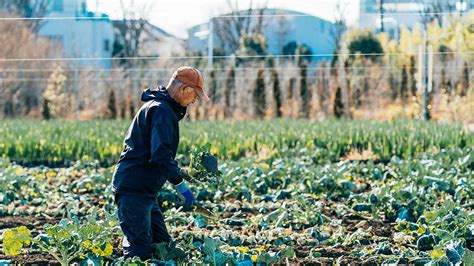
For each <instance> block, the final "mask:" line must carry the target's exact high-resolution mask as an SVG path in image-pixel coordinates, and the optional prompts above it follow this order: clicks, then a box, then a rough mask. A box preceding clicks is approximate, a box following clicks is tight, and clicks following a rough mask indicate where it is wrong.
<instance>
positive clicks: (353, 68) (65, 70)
mask: <svg viewBox="0 0 474 266" xmlns="http://www.w3.org/2000/svg"><path fill="white" fill-rule="evenodd" d="M468 66H469V65H468ZM433 67H434V68H462V67H464V65H463V64H462V65H453V66H450V65H444V64H443V65H435V66H433ZM340 68H341V67H330V66H322V65H321V66H319V67H306V69H307V70H320V69H340ZM342 68H343V69H347V70H362V69H402V68H404V66H401V67H397V66H363V67H342ZM229 69H230V68H201V69H200V70H201V71H208V72H210V71H228V70H229ZM259 69H264V70H299V69H301V67H236V68H233V70H234V71H246V70H259ZM54 70H55V69H54V68H49V69H48V68H46V69H45V68H21V69H18V68H17V69H0V72H3V73H19V72H26V73H38V72H39V73H41V72H51V71H54ZM76 70H77V71H79V72H86V73H87V72H89V71H94V72H103V73H108V72H124V73H126V72H153V73H154V72H157V73H166V72H172V71H175V70H176V68H129V69H106V68H91V69H87V68H85V69H75V68H63V69H62V71H64V72H73V71H76Z"/></svg>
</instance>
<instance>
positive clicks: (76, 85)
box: [74, 63, 79, 119]
mask: <svg viewBox="0 0 474 266" xmlns="http://www.w3.org/2000/svg"><path fill="white" fill-rule="evenodd" d="M78 111H79V70H78V65H77V63H76V65H75V68H74V115H75V117H76V119H77V118H78V114H77V112H78Z"/></svg>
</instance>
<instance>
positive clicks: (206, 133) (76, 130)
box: [0, 120, 474, 166]
mask: <svg viewBox="0 0 474 266" xmlns="http://www.w3.org/2000/svg"><path fill="white" fill-rule="evenodd" d="M0 123H1V126H0V155H2V156H3V157H8V158H10V159H11V160H13V161H16V162H19V163H22V164H24V165H25V164H26V165H33V166H34V165H39V164H46V165H50V166H61V165H70V164H72V163H73V162H75V161H77V160H82V161H90V160H98V161H99V162H100V163H101V165H104V166H110V165H113V164H114V163H115V162H116V160H117V159H118V158H119V155H120V152H121V151H122V147H123V138H124V136H125V133H126V130H127V127H128V125H129V121H118V122H117V121H107V120H97V121H83V122H77V121H75V122H74V121H41V122H40V121H36V120H30V121H25V120H1V121H0ZM181 125H182V126H181V128H182V130H181V142H180V146H179V151H178V153H180V154H185V153H187V152H188V151H189V150H191V149H192V148H195V147H197V146H202V145H203V144H205V143H211V144H212V147H213V150H212V152H213V153H215V154H217V156H218V157H219V158H220V159H230V160H238V159H239V158H243V157H246V156H248V155H258V156H259V157H261V158H276V157H281V156H285V155H287V154H289V153H292V152H294V150H297V149H300V148H307V149H310V150H313V151H317V152H318V154H315V156H317V157H318V158H320V159H321V160H322V161H338V160H339V159H340V158H342V157H347V156H349V157H350V155H351V154H354V153H356V154H358V153H365V154H368V157H367V159H375V160H381V161H387V160H389V159H390V158H391V157H392V156H394V155H396V156H398V157H400V158H407V157H408V156H416V155H418V154H419V153H421V152H424V151H427V150H428V149H430V150H434V151H436V150H438V151H439V150H442V149H449V148H464V147H473V146H474V134H472V133H471V132H467V131H465V130H463V128H462V127H460V126H456V125H443V124H437V123H426V122H419V121H395V122H369V121H356V122H354V121H324V122H310V121H303V120H300V121H288V120H268V121H246V122H232V121H220V122H210V121H207V122H183V123H182V124H181Z"/></svg>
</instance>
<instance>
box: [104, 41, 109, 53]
mask: <svg viewBox="0 0 474 266" xmlns="http://www.w3.org/2000/svg"><path fill="white" fill-rule="evenodd" d="M104 51H106V52H108V51H110V40H109V39H105V40H104Z"/></svg>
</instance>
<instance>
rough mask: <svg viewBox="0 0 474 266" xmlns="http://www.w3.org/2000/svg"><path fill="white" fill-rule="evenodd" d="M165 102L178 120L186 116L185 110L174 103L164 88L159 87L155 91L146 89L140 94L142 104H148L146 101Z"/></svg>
mask: <svg viewBox="0 0 474 266" xmlns="http://www.w3.org/2000/svg"><path fill="white" fill-rule="evenodd" d="M153 100H155V101H165V102H167V103H168V104H169V105H170V106H171V108H172V109H173V111H174V112H175V113H176V115H177V116H178V120H181V119H183V117H184V116H185V115H186V110H187V108H186V107H184V106H182V105H181V104H179V103H178V102H176V101H175V100H174V99H173V98H172V97H171V96H170V94H169V93H168V90H166V88H165V87H164V86H160V87H158V88H157V89H150V88H147V89H146V90H144V91H143V92H142V101H143V102H148V101H153Z"/></svg>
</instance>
